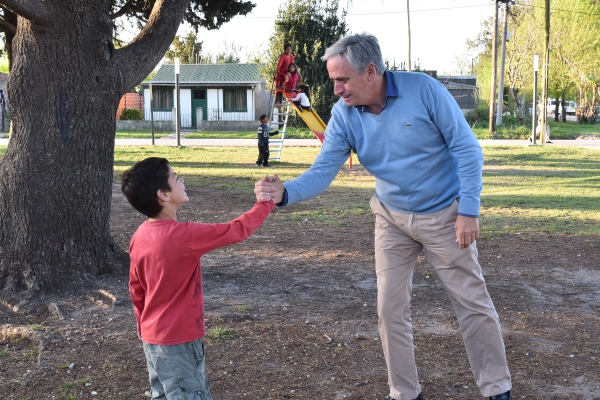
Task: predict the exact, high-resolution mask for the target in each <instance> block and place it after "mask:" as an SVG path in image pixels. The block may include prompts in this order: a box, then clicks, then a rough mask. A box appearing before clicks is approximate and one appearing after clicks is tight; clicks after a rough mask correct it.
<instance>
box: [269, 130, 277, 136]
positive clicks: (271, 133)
mask: <svg viewBox="0 0 600 400" xmlns="http://www.w3.org/2000/svg"><path fill="white" fill-rule="evenodd" d="M273 135H279V131H273V132H269V136H273Z"/></svg>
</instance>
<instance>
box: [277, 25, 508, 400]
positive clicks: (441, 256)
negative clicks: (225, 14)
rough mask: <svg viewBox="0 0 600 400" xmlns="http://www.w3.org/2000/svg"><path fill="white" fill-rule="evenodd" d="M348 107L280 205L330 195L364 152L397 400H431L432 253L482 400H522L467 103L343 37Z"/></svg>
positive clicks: (334, 60) (341, 82) (370, 40)
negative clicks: (418, 330)
mask: <svg viewBox="0 0 600 400" xmlns="http://www.w3.org/2000/svg"><path fill="white" fill-rule="evenodd" d="M323 60H324V61H327V70H328V72H329V77H330V78H331V79H332V80H333V81H334V92H335V94H336V95H338V96H340V98H341V99H340V100H339V101H338V102H337V103H336V104H335V106H334V107H333V110H332V116H331V119H330V121H329V124H328V125H327V129H326V131H325V141H324V143H323V148H322V149H321V153H320V154H319V156H318V157H317V158H316V159H315V162H314V163H313V165H312V166H311V168H310V169H309V170H307V171H306V172H304V173H303V174H302V175H300V176H299V177H298V178H296V179H294V180H291V181H288V182H286V183H285V184H282V183H281V181H278V182H274V183H276V184H277V185H278V187H279V196H278V199H277V202H278V203H279V204H278V205H279V206H285V205H289V204H292V203H295V202H298V201H301V200H306V199H308V198H311V197H313V196H316V195H318V194H319V193H321V192H323V191H324V190H325V189H326V188H327V187H328V186H329V184H330V183H331V182H332V181H333V179H334V178H335V176H336V175H337V173H338V171H339V170H340V168H341V167H342V165H343V164H344V162H345V161H346V160H347V159H348V156H349V155H350V152H351V151H354V152H356V154H357V155H358V158H359V160H360V163H361V164H362V165H363V166H364V167H365V168H366V169H367V170H368V171H369V172H370V173H371V174H372V175H373V176H375V178H376V191H375V195H374V196H373V198H372V199H371V208H372V209H373V212H374V214H375V217H376V220H375V262H376V272H377V289H378V297H377V301H378V306H377V312H378V316H379V332H380V335H381V342H382V345H383V352H384V355H385V359H386V364H387V368H388V384H389V389H390V394H389V396H388V399H390V400H392V399H395V400H399V399H400V398H402V400H412V399H418V400H422V399H423V396H422V394H421V386H420V385H419V381H418V377H417V368H416V365H415V357H414V348H413V336H412V323H411V318H410V301H411V296H412V275H413V269H414V266H415V263H416V260H417V257H418V255H419V253H420V252H421V251H422V250H424V251H425V253H426V254H427V257H428V259H429V261H430V262H431V263H432V265H433V266H434V268H435V270H436V273H437V274H438V276H439V277H440V280H441V281H442V282H443V284H444V287H445V288H446V291H447V292H448V294H449V296H450V298H451V301H452V305H453V307H454V310H455V313H456V317H457V319H458V322H459V325H460V330H461V333H462V336H463V341H464V343H465V347H466V350H467V356H468V358H469V362H470V364H471V369H472V371H473V375H474V377H475V381H476V383H477V385H478V387H479V389H480V391H481V394H482V395H483V396H485V397H489V399H493V400H510V389H511V379H510V373H509V370H508V367H507V363H506V355H505V351H504V342H503V340H502V334H501V328H500V321H499V318H498V314H497V313H496V310H495V308H494V305H493V303H492V300H491V298H490V296H489V294H488V292H487V289H486V286H485V281H484V279H483V274H482V271H481V267H480V266H479V264H478V262H477V248H476V242H475V241H476V240H477V238H478V237H479V222H478V216H479V207H480V193H481V189H482V176H481V175H482V167H483V154H482V151H481V146H480V145H479V143H478V141H477V139H476V138H475V136H474V135H473V132H472V131H471V129H470V128H469V125H468V124H467V123H466V121H465V118H464V117H463V115H462V113H461V111H460V109H459V108H458V106H457V104H456V101H455V100H454V99H453V98H452V96H451V95H450V93H449V92H448V91H447V90H446V88H445V87H444V86H443V85H442V84H441V83H439V82H438V81H437V80H435V79H433V78H431V77H429V76H428V75H426V74H422V73H415V72H391V71H385V66H384V63H383V58H382V56H381V50H380V48H379V43H378V41H377V39H376V38H375V37H374V36H371V35H368V34H358V35H352V36H347V37H345V38H342V39H340V40H339V41H338V42H336V43H335V44H333V45H332V46H331V47H329V48H328V49H327V50H326V51H325V55H324V56H323Z"/></svg>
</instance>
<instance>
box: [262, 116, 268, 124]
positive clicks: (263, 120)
mask: <svg viewBox="0 0 600 400" xmlns="http://www.w3.org/2000/svg"><path fill="white" fill-rule="evenodd" d="M260 122H262V123H263V124H264V125H266V124H268V123H269V118H268V117H267V118H263V119H261V120H260Z"/></svg>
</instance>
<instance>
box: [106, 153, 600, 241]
mask: <svg viewBox="0 0 600 400" xmlns="http://www.w3.org/2000/svg"><path fill="white" fill-rule="evenodd" d="M318 151H319V148H318V147H290V148H286V150H285V155H284V160H283V161H282V162H278V163H274V167H273V168H272V169H271V170H268V173H270V174H272V173H277V174H278V175H279V176H280V177H281V179H283V180H288V179H293V178H294V177H296V176H298V175H299V174H301V173H302V172H303V171H304V170H306V169H307V168H308V167H309V166H310V165H311V163H312V161H313V160H314V158H315V157H316V155H317V154H318ZM255 153H256V150H255V149H254V148H253V147H252V148H251V147H242V148H240V147H231V148H219V149H214V148H202V147H186V148H164V147H160V148H152V147H119V146H118V147H117V148H116V154H115V157H116V163H115V179H118V174H119V173H120V172H122V171H123V170H125V168H127V167H128V166H130V165H131V164H132V163H134V162H135V161H137V160H141V159H143V158H145V157H149V156H152V155H159V156H163V157H166V158H168V159H169V160H170V161H171V163H172V165H173V168H175V169H176V171H177V172H178V173H179V174H180V175H182V176H184V177H185V179H186V184H188V185H209V186H211V187H215V188H220V187H225V186H226V187H229V188H231V187H233V188H237V190H240V191H250V190H252V187H253V184H254V181H256V180H257V179H260V178H261V177H262V176H263V175H264V174H265V173H267V171H266V170H264V169H260V168H256V167H254V159H255V158H256V154H255ZM484 154H485V159H486V163H485V167H484V176H483V179H484V189H483V193H482V200H481V202H482V209H481V225H482V234H483V235H484V236H486V235H495V234H498V233H500V234H518V233H521V232H538V233H539V232H547V233H564V234H581V235H598V234H600V202H599V200H598V197H599V196H598V195H599V193H598V187H600V152H598V151H597V150H589V149H583V148H571V147H554V146H553V147H551V148H541V147H516V146H515V147H496V146H486V147H484ZM288 160H289V161H288ZM353 161H354V170H355V171H356V173H352V172H349V171H348V170H347V164H346V167H345V168H344V169H343V170H342V173H340V174H339V175H338V176H337V178H336V179H335V181H334V182H333V183H332V185H331V186H330V188H329V189H328V190H327V191H326V192H325V193H324V194H323V195H321V196H320V199H319V203H326V207H327V211H328V213H327V214H328V217H327V218H328V222H331V218H335V217H332V216H336V215H338V216H342V215H344V216H346V215H348V214H352V213H363V212H370V211H369V205H368V199H369V198H370V196H371V195H372V194H373V193H374V191H375V180H374V178H373V177H371V176H369V175H368V174H361V173H358V172H360V171H362V170H363V169H362V167H361V166H360V163H359V161H358V160H356V157H355V158H354V160H353ZM349 192H351V193H352V194H353V195H348V193H349ZM342 194H343V195H342ZM342 199H343V200H342ZM319 207H321V205H319ZM319 207H315V209H314V210H313V211H309V212H304V213H303V214H297V215H295V216H296V217H297V218H298V219H299V220H300V219H303V218H306V217H309V216H310V217H311V218H313V219H314V220H319V219H322V218H323V214H324V213H323V211H324V210H323V208H319ZM312 214H314V215H312ZM293 215H294V214H293Z"/></svg>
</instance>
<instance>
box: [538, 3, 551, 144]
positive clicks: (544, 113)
mask: <svg viewBox="0 0 600 400" xmlns="http://www.w3.org/2000/svg"><path fill="white" fill-rule="evenodd" d="M545 11H546V37H545V38H544V78H543V83H542V109H543V111H542V118H541V121H540V125H541V126H540V132H541V133H540V140H541V141H542V146H545V145H546V125H547V124H548V122H547V121H546V120H547V111H546V103H548V64H550V49H549V44H550V0H546V10H545Z"/></svg>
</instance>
